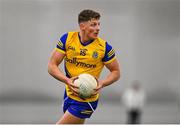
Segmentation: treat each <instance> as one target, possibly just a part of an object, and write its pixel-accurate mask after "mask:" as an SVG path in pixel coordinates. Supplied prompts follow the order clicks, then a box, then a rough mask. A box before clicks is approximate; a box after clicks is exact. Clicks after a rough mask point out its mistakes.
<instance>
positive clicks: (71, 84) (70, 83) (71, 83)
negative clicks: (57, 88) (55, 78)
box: [67, 76, 79, 96]
mask: <svg viewBox="0 0 180 125" xmlns="http://www.w3.org/2000/svg"><path fill="white" fill-rule="evenodd" d="M76 79H78V76H75V77H72V78H70V79H69V81H68V82H67V85H68V87H69V88H70V90H71V91H72V92H73V94H74V95H76V96H78V95H79V91H78V90H79V87H78V86H77V85H75V84H74V81H75V80H76Z"/></svg>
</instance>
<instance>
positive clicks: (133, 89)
mask: <svg viewBox="0 0 180 125" xmlns="http://www.w3.org/2000/svg"><path fill="white" fill-rule="evenodd" d="M123 102H124V104H125V106H126V108H127V123H128V124H140V123H141V115H142V109H143V106H144V103H145V91H144V89H143V87H142V85H141V83H140V82H139V81H138V80H135V81H133V82H132V84H131V86H130V87H129V88H128V89H127V90H126V91H125V92H124V94H123Z"/></svg>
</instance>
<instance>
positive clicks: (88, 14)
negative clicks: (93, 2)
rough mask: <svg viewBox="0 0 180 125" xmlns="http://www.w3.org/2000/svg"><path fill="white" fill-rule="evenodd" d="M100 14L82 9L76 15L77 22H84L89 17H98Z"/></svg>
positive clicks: (89, 18)
mask: <svg viewBox="0 0 180 125" xmlns="http://www.w3.org/2000/svg"><path fill="white" fill-rule="evenodd" d="M100 17H101V15H100V14H99V13H98V12H95V11H94V10H89V9H86V10H83V11H81V12H80V13H79V15H78V23H81V22H86V21H89V20H91V19H100Z"/></svg>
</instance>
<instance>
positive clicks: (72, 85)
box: [70, 83, 79, 89]
mask: <svg viewBox="0 0 180 125" xmlns="http://www.w3.org/2000/svg"><path fill="white" fill-rule="evenodd" d="M70 87H72V88H76V89H78V88H79V87H78V86H77V85H76V84H73V83H71V84H70Z"/></svg>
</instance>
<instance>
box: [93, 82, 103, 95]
mask: <svg viewBox="0 0 180 125" xmlns="http://www.w3.org/2000/svg"><path fill="white" fill-rule="evenodd" d="M96 80H97V87H96V88H95V89H94V93H93V94H92V96H93V95H96V94H98V93H99V92H100V90H101V89H102V88H103V84H102V83H101V82H100V81H98V79H96Z"/></svg>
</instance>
